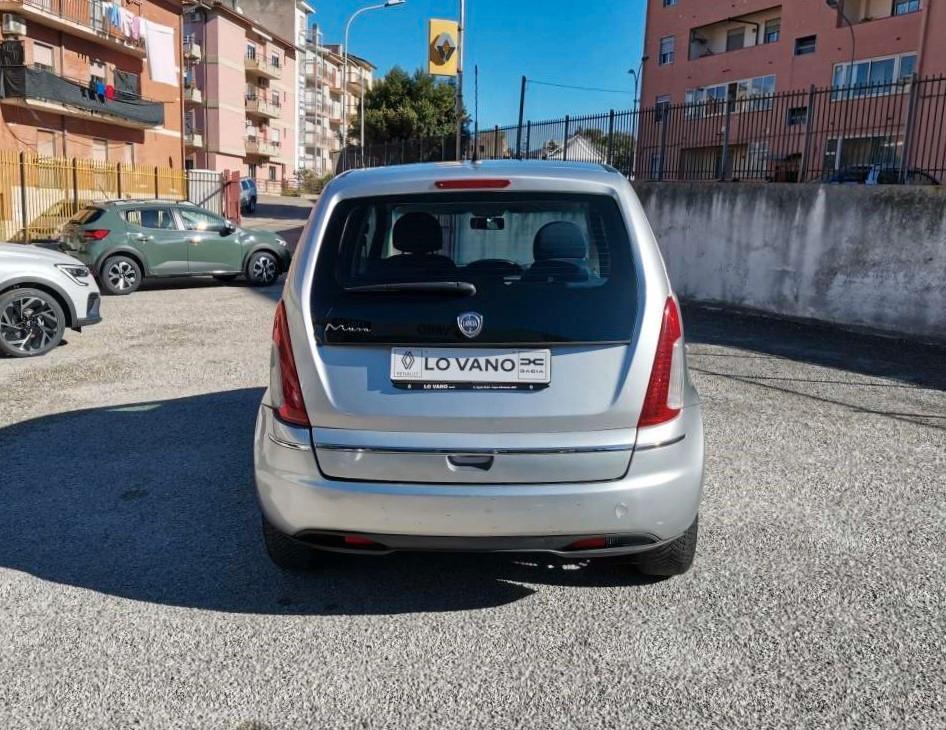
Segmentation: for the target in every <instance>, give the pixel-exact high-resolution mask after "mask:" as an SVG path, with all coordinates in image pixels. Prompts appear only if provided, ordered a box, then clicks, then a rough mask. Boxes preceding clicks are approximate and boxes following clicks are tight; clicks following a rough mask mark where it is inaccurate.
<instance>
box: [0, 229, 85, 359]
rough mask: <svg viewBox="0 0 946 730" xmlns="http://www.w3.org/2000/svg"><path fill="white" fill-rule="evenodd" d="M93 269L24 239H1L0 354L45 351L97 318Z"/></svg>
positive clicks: (11, 355)
mask: <svg viewBox="0 0 946 730" xmlns="http://www.w3.org/2000/svg"><path fill="white" fill-rule="evenodd" d="M101 302H102V299H101V296H100V295H99V288H98V286H96V284H95V279H94V278H93V277H92V273H91V272H90V271H89V269H88V268H87V267H86V265H85V264H83V263H82V262H81V261H78V260H76V259H74V258H72V257H71V256H67V255H66V254H63V253H59V252H58V251H50V250H48V249H45V248H40V247H38V246H30V245H27V244H22V243H0V353H2V354H3V355H6V356H8V357H35V356H37V355H45V354H46V353H47V352H49V351H50V350H52V349H53V348H55V347H56V346H58V345H59V343H60V342H62V338H63V335H64V334H65V332H66V329H67V328H71V329H73V330H75V331H76V332H79V331H81V330H82V328H83V327H87V326H89V325H93V324H97V323H98V322H100V321H101V319H102V318H101V316H100V314H99V307H100V305H101Z"/></svg>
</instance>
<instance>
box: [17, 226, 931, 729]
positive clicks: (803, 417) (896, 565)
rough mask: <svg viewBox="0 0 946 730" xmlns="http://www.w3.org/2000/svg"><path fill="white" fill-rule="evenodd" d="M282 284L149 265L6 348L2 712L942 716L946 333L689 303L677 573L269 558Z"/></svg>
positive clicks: (661, 723) (434, 722)
mask: <svg viewBox="0 0 946 730" xmlns="http://www.w3.org/2000/svg"><path fill="white" fill-rule="evenodd" d="M284 213H285V214H284V215H276V216H273V218H272V219H271V220H265V221H258V223H261V224H263V225H265V226H266V227H272V228H274V229H277V230H284V229H290V228H292V227H293V226H298V222H291V221H289V218H290V217H291V211H289V212H284ZM248 223H249V221H248ZM250 224H251V225H252V223H250ZM278 296H279V291H278V287H274V288H272V289H269V290H253V289H249V288H247V287H243V286H239V285H235V286H222V285H218V284H216V283H214V282H209V281H207V282H205V281H188V282H171V283H169V284H166V285H162V286H160V287H153V286H152V287H150V288H149V289H148V290H146V291H142V292H140V293H138V294H136V295H134V296H132V297H127V298H109V299H106V301H105V304H104V316H105V321H104V322H103V323H102V324H101V325H98V326H96V327H94V328H89V329H88V330H86V331H85V332H83V333H82V334H75V333H70V334H69V336H68V337H67V339H68V343H67V344H66V345H65V346H63V347H61V348H59V349H58V350H57V351H56V352H54V353H52V354H50V355H49V356H47V357H45V358H42V359H39V360H32V361H28V362H24V361H13V360H0V388H2V391H0V392H2V393H3V397H2V399H0V454H2V472H0V505H2V509H0V726H2V727H3V728H21V727H22V728H41V727H50V728H64V727H82V728H90V727H129V726H135V727H182V728H184V727H186V728H194V727H200V728H203V727H207V728H238V727H242V728H251V727H260V728H263V727H265V728H274V729H275V728H284V727H285V728H295V727H372V728H373V727H412V728H414V727H434V728H453V727H455V728H466V727H510V728H511V727H535V728H546V727H604V726H608V727H617V726H620V727H634V726H648V727H667V728H677V727H691V726H720V727H745V728H757V727H798V726H806V727H813V726H819V727H897V728H901V727H911V728H923V727H929V728H933V727H943V726H946V685H944V682H946V679H944V677H946V658H944V650H946V610H944V609H946V606H944V603H946V600H944V596H946V569H944V566H946V549H944V547H943V531H944V530H943V528H944V525H946V500H944V496H946V495H944V492H946V367H944V365H946V354H944V353H943V351H937V350H933V349H926V348H921V347H918V346H915V345H907V344H903V343H896V342H890V341H885V340H878V339H873V338H867V337H859V336H852V335H845V334H839V333H837V332H833V331H831V330H822V329H813V328H808V327H801V326H796V325H790V324H785V323H779V322H772V321H767V320H761V319H754V318H745V317H740V316H736V315H733V314H728V313H722V312H714V311H710V310H705V309H694V308H688V310H687V312H686V319H687V325H688V335H689V339H690V343H691V344H690V365H691V368H692V370H693V373H694V376H695V379H696V381H697V384H698V386H699V388H700V390H701V393H702V395H703V397H704V400H705V410H706V439H707V451H708V464H707V481H706V490H707V493H706V499H705V502H704V506H703V511H702V514H701V519H700V529H701V534H700V545H699V550H698V555H697V562H696V565H695V566H694V569H693V570H692V571H691V572H690V573H688V574H687V575H685V576H682V577H679V578H674V579H670V580H667V581H663V582H643V581H637V580H635V579H634V578H633V577H631V576H629V575H627V574H624V573H621V572H618V571H615V570H614V569H613V567H611V566H596V565H591V566H582V565H562V564H555V565H547V564H545V561H541V562H539V563H523V562H515V561H512V560H508V559H498V558H471V557H463V556H426V557H425V556H399V557H393V558H383V559H378V560H361V561H352V562H342V563H337V564H334V565H332V566H331V567H329V568H327V569H324V570H323V571H322V572H315V573H312V574H308V575H304V576H298V575H284V574H281V573H280V572H279V571H277V570H276V569H275V568H274V567H272V566H271V564H270V563H269V562H268V560H267V558H266V557H265V555H264V552H263V547H262V543H261V539H260V536H259V529H258V519H259V518H258V511H257V508H256V504H255V498H254V495H253V490H252V484H251V466H252V455H251V448H250V447H251V438H252V430H253V421H254V417H255V411H256V406H257V404H258V401H259V398H260V396H261V393H262V388H263V386H264V383H265V381H266V377H267V360H268V352H269V334H270V328H271V323H272V312H273V306H274V302H275V300H276V299H277V298H278ZM254 723H257V724H255V725H254Z"/></svg>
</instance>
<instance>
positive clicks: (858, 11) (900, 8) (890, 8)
mask: <svg viewBox="0 0 946 730" xmlns="http://www.w3.org/2000/svg"><path fill="white" fill-rule="evenodd" d="M928 2H929V0H927V3H928ZM922 6H923V3H922V2H921V1H920V0H893V1H891V0H843V2H842V5H841V10H843V12H844V15H846V16H847V18H848V19H849V20H850V21H851V22H852V23H855V24H856V23H869V22H871V21H872V20H882V19H884V18H896V17H900V16H902V15H912V14H913V13H919V12H920V10H922ZM844 23H845V20H844V16H843V15H841V12H838V27H839V28H840V27H842V26H843V25H844Z"/></svg>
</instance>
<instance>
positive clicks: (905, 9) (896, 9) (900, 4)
mask: <svg viewBox="0 0 946 730" xmlns="http://www.w3.org/2000/svg"><path fill="white" fill-rule="evenodd" d="M919 9H920V0H894V2H893V14H894V15H907V14H908V13H915V12H917V11H918V10H919Z"/></svg>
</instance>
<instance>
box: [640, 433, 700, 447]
mask: <svg viewBox="0 0 946 730" xmlns="http://www.w3.org/2000/svg"><path fill="white" fill-rule="evenodd" d="M686 437H687V435H686V434H685V433H684V434H680V435H679V436H677V437H676V438H672V439H668V440H667V441H658V442H657V443H655V444H645V445H644V446H636V447H635V448H634V451H650V450H651V449H661V448H663V447H664V446H673V445H674V444H678V443H680V442H681V441H683V439H685V438H686Z"/></svg>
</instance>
